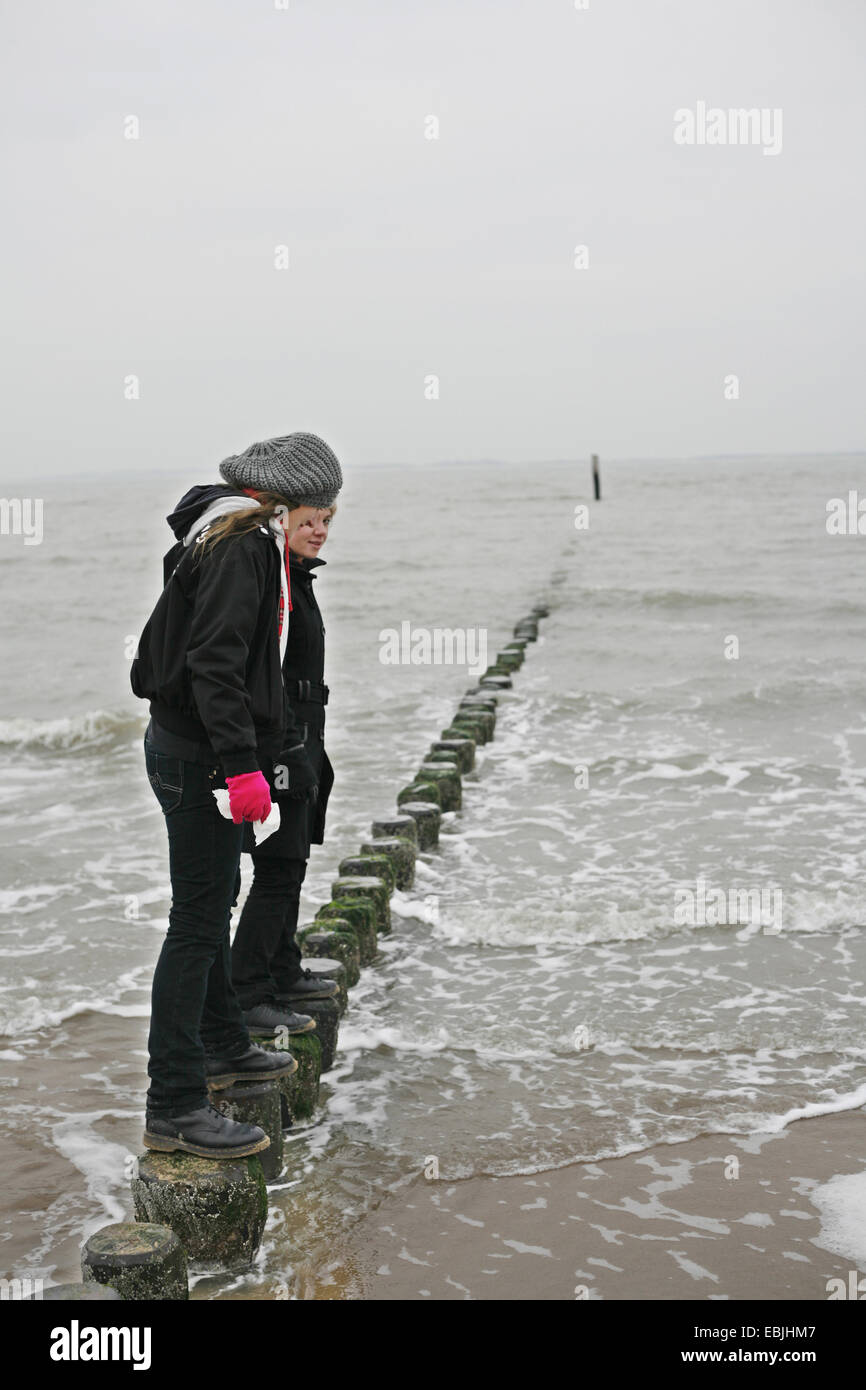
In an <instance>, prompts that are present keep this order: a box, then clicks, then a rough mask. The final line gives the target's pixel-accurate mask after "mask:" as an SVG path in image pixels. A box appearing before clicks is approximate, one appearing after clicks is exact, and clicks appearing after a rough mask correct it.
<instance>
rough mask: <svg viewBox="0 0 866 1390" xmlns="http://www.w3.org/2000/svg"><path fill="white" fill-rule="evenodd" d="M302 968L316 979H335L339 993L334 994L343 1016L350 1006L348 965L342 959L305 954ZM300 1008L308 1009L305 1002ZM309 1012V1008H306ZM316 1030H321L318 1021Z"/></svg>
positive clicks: (300, 1004) (299, 1005)
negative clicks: (347, 982)
mask: <svg viewBox="0 0 866 1390" xmlns="http://www.w3.org/2000/svg"><path fill="white" fill-rule="evenodd" d="M301 969H302V970H309V972H310V974H311V975H312V976H313V978H314V979H315V980H333V981H334V984H335V985H336V986H337V993H336V994H335V995H334V996H333V997H334V999H335V1000H336V1003H337V1008H338V1009H339V1010H340V1015H341V1016H342V1015H343V1014H344V1013H345V1012H346V1010H347V1008H348V1007H349V990H348V986H347V984H346V967H345V965H344V964H343V962H342V961H341V960H329V959H328V958H327V957H326V956H304V957H303V958H302V960H301ZM298 1008H303V1009H305V1010H306V1005H305V1004H303V1002H301V1003H299V1004H298ZM306 1011H307V1012H309V1010H306ZM316 1031H317V1032H319V1031H320V1029H319V1026H318V1022H317V1024H316Z"/></svg>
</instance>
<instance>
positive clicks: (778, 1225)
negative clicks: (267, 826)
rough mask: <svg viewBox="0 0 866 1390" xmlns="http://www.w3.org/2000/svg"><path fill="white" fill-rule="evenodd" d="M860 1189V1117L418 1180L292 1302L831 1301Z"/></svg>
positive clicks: (865, 1130)
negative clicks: (527, 1170) (543, 1167)
mask: <svg viewBox="0 0 866 1390" xmlns="http://www.w3.org/2000/svg"><path fill="white" fill-rule="evenodd" d="M734 1160H735V1161H734ZM735 1173H737V1176H734V1174H735ZM726 1174H727V1176H726ZM846 1178H847V1179H848V1181H847V1182H846V1181H845V1179H846ZM828 1183H830V1184H831V1186H830V1187H829V1188H828V1187H827V1186H826V1184H828ZM864 1184H866V1112H864V1111H863V1110H858V1111H853V1112H846V1113H842V1114H837V1115H829V1116H821V1117H817V1118H813V1119H806V1120H800V1121H796V1122H794V1123H793V1124H791V1125H789V1126H788V1128H786V1129H785V1130H783V1131H781V1132H780V1133H777V1134H765V1135H754V1136H750V1137H747V1138H744V1137H732V1136H730V1135H716V1136H712V1137H710V1138H701V1139H696V1140H693V1141H690V1142H686V1143H681V1144H676V1145H660V1146H657V1147H655V1148H653V1149H650V1150H647V1151H645V1152H643V1153H637V1154H633V1155H630V1156H627V1157H624V1158H617V1159H612V1160H610V1161H607V1162H601V1163H578V1164H574V1165H571V1166H569V1167H566V1168H561V1169H558V1170H556V1171H553V1172H547V1173H540V1174H536V1175H535V1176H524V1177H508V1178H473V1179H469V1180H466V1181H463V1182H456V1183H450V1182H449V1181H448V1180H447V1174H445V1173H443V1174H442V1176H441V1177H440V1179H439V1180H438V1181H435V1180H433V1181H430V1180H427V1179H426V1178H425V1177H424V1176H423V1174H422V1175H420V1176H419V1178H418V1179H417V1180H416V1181H414V1182H413V1183H411V1184H410V1185H409V1186H408V1187H407V1188H406V1189H404V1190H403V1191H402V1192H401V1193H398V1194H395V1195H393V1196H391V1197H390V1198H388V1199H387V1200H386V1201H385V1202H383V1203H382V1205H381V1206H379V1207H378V1209H377V1210H376V1211H375V1212H374V1213H373V1214H372V1215H370V1216H369V1217H367V1218H366V1219H364V1220H363V1221H362V1222H360V1223H359V1225H358V1226H357V1227H356V1228H355V1230H354V1232H353V1234H352V1236H351V1238H350V1239H349V1240H348V1241H347V1242H346V1244H345V1246H344V1248H343V1249H342V1250H341V1251H340V1253H339V1256H338V1258H337V1259H335V1261H334V1264H333V1267H332V1273H331V1275H330V1276H325V1278H324V1279H323V1278H321V1277H320V1278H318V1279H316V1280H308V1281H307V1283H306V1287H305V1289H304V1291H303V1294H302V1296H304V1297H308V1298H310V1297H311V1298H325V1299H327V1298H334V1297H337V1298H342V1297H346V1295H347V1292H348V1293H349V1296H350V1297H359V1298H364V1299H370V1300H414V1299H420V1300H423V1299H432V1300H443V1299H481V1300H526V1299H530V1300H561V1299H575V1298H584V1299H590V1300H597V1299H608V1300H609V1299H614V1300H615V1299H646V1300H707V1299H720V1300H725V1299H758V1300H767V1301H773V1300H780V1301H785V1300H818V1301H825V1302H826V1301H828V1299H829V1298H830V1295H831V1293H833V1292H834V1291H835V1293H836V1295H837V1297H839V1296H842V1297H850V1296H851V1292H850V1286H851V1283H852V1280H851V1271H852V1270H854V1269H857V1268H858V1263H857V1256H858V1251H859V1252H860V1253H859V1272H860V1277H862V1275H863V1271H864V1269H866V1258H864V1255H866V1252H864V1249H863V1234H864V1215H866V1207H864V1205H863V1203H862V1197H863V1193H864ZM831 1209H832V1210H833V1211H834V1212H835V1219H833V1220H830V1219H829V1212H830V1210H831ZM822 1212H823V1216H824V1219H823V1221H822ZM858 1223H859V1226H858ZM819 1239H820V1240H821V1241H822V1242H826V1245H825V1244H819V1243H818V1241H819ZM827 1245H831V1246H833V1247H834V1249H829V1248H827ZM329 1279H330V1280H332V1281H333V1282H329ZM832 1279H839V1280H842V1281H843V1284H844V1289H845V1292H844V1294H843V1293H841V1291H840V1286H838V1285H831V1286H830V1288H829V1289H828V1281H829V1280H832ZM352 1285H354V1287H352ZM862 1293H866V1281H864V1285H863V1289H862Z"/></svg>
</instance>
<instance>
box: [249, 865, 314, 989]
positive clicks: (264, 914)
mask: <svg viewBox="0 0 866 1390" xmlns="http://www.w3.org/2000/svg"><path fill="white" fill-rule="evenodd" d="M250 858H251V859H252V861H253V881H252V883H251V885H250V891H249V893H248V895H247V900H246V902H245V903H244V910H243V912H242V913H241V919H240V921H239V922H238V929H237V931H236V932H235V939H234V942H233V944H232V979H233V980H234V984H235V988H236V990H237V992H238V998H239V999H240V1001H241V1004H242V1006H243V1007H244V1008H245V1009H252V1008H254V1007H255V1005H256V1004H265V1003H268V1002H270V1001H271V1000H273V998H274V996H275V995H277V994H282V993H283V992H284V991H285V990H288V989H290V988H291V986H292V985H293V984H294V983H295V981H296V980H297V979H298V978H299V977H300V975H301V952H300V948H299V946H298V943H297V942H296V940H295V932H296V931H297V929H298V909H299V905H300V900H301V884H302V883H303V881H304V875H305V874H306V872H307V861H306V859H283V858H282V857H281V856H277V855H261V854H257V853H256V851H255V850H253V852H252V854H251V855H250Z"/></svg>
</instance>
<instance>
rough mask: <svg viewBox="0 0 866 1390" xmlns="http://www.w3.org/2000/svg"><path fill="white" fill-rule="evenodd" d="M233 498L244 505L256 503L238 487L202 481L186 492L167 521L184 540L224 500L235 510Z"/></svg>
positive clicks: (179, 537) (177, 535) (176, 536)
mask: <svg viewBox="0 0 866 1390" xmlns="http://www.w3.org/2000/svg"><path fill="white" fill-rule="evenodd" d="M233 500H236V501H238V502H239V503H243V504H244V505H248V504H249V505H255V504H254V503H253V502H252V498H247V497H245V496H244V494H243V493H242V492H240V491H239V490H238V489H237V488H234V487H229V486H228V485H227V484H226V483H200V484H198V485H197V486H196V487H191V488H190V490H189V492H185V493H184V495H183V497H182V498H181V499H180V501H179V502H178V504H177V506H176V507H175V509H174V511H173V512H170V513H169V515H168V516H167V517H166V521H167V522H168V524H169V526H170V527H171V529H172V531H173V532H174V534H175V538H176V539H177V540H179V541H181V542H183V541H185V540H186V537H187V536H188V535H189V532H190V530H191V529H192V527H194V526H195V525H197V523H198V522H199V521H200V520H201V519H202V517H203V516H204V514H205V512H207V511H210V509H211V508H212V507H214V506H219V505H221V504H222V503H223V502H225V503H227V504H228V506H227V510H228V509H229V507H231V509H232V510H233V509H234V508H233V505H232V503H233Z"/></svg>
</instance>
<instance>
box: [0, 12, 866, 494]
mask: <svg viewBox="0 0 866 1390" xmlns="http://www.w3.org/2000/svg"><path fill="white" fill-rule="evenodd" d="M2 15H3V21H2V27H3V49H4V52H5V56H4V59H3V66H4V71H3V78H2V89H0V100H2V105H3V108H4V117H5V119H4V127H5V135H4V139H3V146H2V178H3V191H4V194H5V196H6V211H5V213H4V218H3V232H4V242H5V248H4V257H3V270H4V273H5V279H6V283H7V292H6V296H5V298H6V301H7V306H8V307H7V315H6V333H5V335H4V338H5V342H4V350H3V364H2V370H3V378H4V384H5V386H6V396H7V400H6V404H5V405H4V412H3V413H4V421H3V434H4V441H3V446H2V448H3V455H4V467H5V466H6V465H7V464H11V463H12V462H13V461H14V464H15V467H14V470H13V471H14V472H15V473H16V474H18V473H19V472H20V465H22V464H24V465H26V467H27V469H28V470H30V469H32V470H34V472H35V473H36V474H38V472H39V471H42V470H44V471H46V472H54V471H58V470H69V471H70V472H73V471H78V470H81V469H91V468H94V467H107V468H111V469H112V470H121V469H124V468H136V469H138V468H141V467H143V466H148V465H154V466H157V467H160V468H163V467H173V466H175V465H177V466H178V467H184V468H187V469H188V468H189V467H190V465H192V466H193V469H194V471H195V472H196V473H202V475H204V474H205V473H206V472H207V467H206V464H207V462H208V461H210V460H213V462H214V464H215V463H216V462H217V461H218V460H219V459H220V458H222V457H223V456H224V455H226V454H228V453H231V452H234V451H236V450H238V449H241V448H244V447H245V446H246V445H247V444H248V443H250V442H251V440H253V439H256V438H262V437H265V436H267V435H272V434H281V433H285V432H288V431H290V430H293V429H309V430H314V431H316V432H317V433H320V434H322V435H324V436H325V437H326V438H327V439H328V440H329V442H331V443H332V444H333V445H334V447H335V448H336V449H337V451H338V452H339V453H340V455H341V457H343V458H344V459H345V461H346V462H347V464H350V465H352V466H354V465H356V464H363V463H365V462H386V463H402V462H405V463H417V462H425V461H431V460H441V459H458V458H459V459H470V458H501V459H508V460H515V461H520V460H526V461H531V460H533V459H547V458H564V457H568V456H570V455H572V454H586V453H588V452H589V451H590V450H597V451H599V452H601V453H602V455H605V454H607V455H620V456H622V455H637V456H648V455H686V454H705V453H712V452H723V453H740V452H751V451H779V452H785V451H797V452H801V451H811V450H849V449H858V448H862V447H863V443H864V439H863V429H862V421H863V409H862V399H863V394H864V391H863V379H864V353H863V339H864V324H866V305H864V276H863V257H864V245H866V237H864V231H866V218H864V188H866V179H864V169H866V158H864V154H866V150H864V145H866V140H864V105H866V103H864V95H863V93H864V76H866V73H864V67H866V43H864V40H866V5H864V4H863V3H862V0H821V3H811V2H810V3H807V0H667V3H654V2H653V0H589V8H588V9H587V10H585V11H579V10H576V9H575V6H574V0H437V3H422V0H392V2H391V3H388V2H387V0H369V3H364V0H339V2H338V3H332V2H329V0H288V6H287V9H285V10H283V9H277V8H276V7H275V5H274V0H236V3H230V0H182V2H181V3H178V0H138V3H124V2H123V0H90V3H86V4H84V3H81V4H70V3H66V2H65V0H64V3H60V0H42V2H41V3H38V4H35V3H34V4H31V3H24V0H19V2H18V3H17V4H11V3H8V0H7V3H5V4H4V5H3V8H2ZM700 101H704V102H706V103H707V104H708V105H709V106H711V107H712V106H716V107H721V108H723V109H728V108H732V107H758V108H761V107H767V108H781V110H782V120H783V124H782V149H781V152H780V153H779V154H778V155H775V156H773V155H765V154H764V153H763V151H762V149H761V147H760V146H756V145H751V146H749V145H746V146H730V145H728V146H718V145H716V146H710V145H694V146H691V147H688V146H682V145H677V144H676V143H675V142H674V139H673V130H674V111H675V110H677V109H678V108H691V109H695V108H696V106H697V103H698V102H700ZM431 114H432V115H435V116H436V117H437V118H438V120H439V122H440V134H439V139H438V140H428V139H426V138H425V118H426V117H427V116H429V115H431ZM129 115H134V116H136V117H137V118H138V120H139V121H140V138H139V139H138V140H129V139H125V138H124V120H125V118H126V117H127V116H129ZM279 244H286V245H287V246H288V247H289V260H290V265H289V269H288V270H285V271H282V270H277V269H275V268H274V248H275V246H277V245H279ZM578 244H585V245H586V246H587V247H588V250H589V266H588V268H586V269H580V270H577V269H575V268H574V248H575V246H576V245H578ZM729 373H733V374H736V375H737V376H738V377H739V391H740V396H739V399H738V400H726V399H725V395H724V379H725V377H726V375H727V374H729ZM128 374H136V375H137V376H138V377H139V378H140V393H141V394H140V399H139V400H137V401H135V400H132V401H130V400H125V399H124V378H125V377H126V376H127V375H128ZM428 374H436V375H437V376H438V377H439V379H440V387H439V390H440V396H439V399H438V400H428V399H425V395H424V379H425V376H427V375H428ZM203 465H204V466H203Z"/></svg>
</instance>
